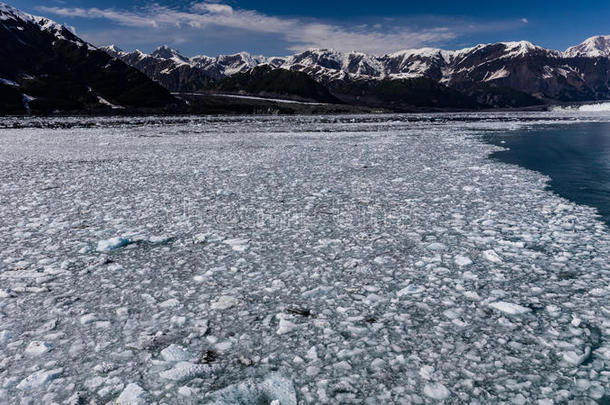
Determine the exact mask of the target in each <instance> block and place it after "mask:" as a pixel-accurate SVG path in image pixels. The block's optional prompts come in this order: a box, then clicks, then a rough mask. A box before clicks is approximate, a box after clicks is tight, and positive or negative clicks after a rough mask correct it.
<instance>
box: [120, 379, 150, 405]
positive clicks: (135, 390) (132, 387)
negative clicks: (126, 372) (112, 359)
mask: <svg viewBox="0 0 610 405" xmlns="http://www.w3.org/2000/svg"><path fill="white" fill-rule="evenodd" d="M146 403H147V401H146V391H144V390H143V389H142V387H140V386H139V385H137V384H133V383H131V384H129V385H127V387H126V388H125V389H124V390H123V392H122V393H121V395H119V397H118V398H117V400H116V405H145V404H146Z"/></svg>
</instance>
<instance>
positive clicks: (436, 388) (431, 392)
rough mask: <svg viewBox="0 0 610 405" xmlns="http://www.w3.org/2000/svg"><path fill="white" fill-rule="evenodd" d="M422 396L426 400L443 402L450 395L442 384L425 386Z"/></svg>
mask: <svg viewBox="0 0 610 405" xmlns="http://www.w3.org/2000/svg"><path fill="white" fill-rule="evenodd" d="M424 395H425V396H427V397H428V398H431V399H435V400H437V401H444V400H446V399H448V398H449V396H450V395H451V393H450V392H449V390H448V389H447V387H445V386H444V385H443V384H441V383H435V384H426V385H425V387H424Z"/></svg>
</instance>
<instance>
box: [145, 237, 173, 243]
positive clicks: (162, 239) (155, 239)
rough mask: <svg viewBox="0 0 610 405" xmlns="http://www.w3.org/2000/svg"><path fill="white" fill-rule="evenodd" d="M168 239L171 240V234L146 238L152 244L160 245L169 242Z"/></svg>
mask: <svg viewBox="0 0 610 405" xmlns="http://www.w3.org/2000/svg"><path fill="white" fill-rule="evenodd" d="M170 240H172V238H171V236H165V235H162V236H151V237H150V238H148V241H149V242H150V243H154V244H157V245H162V244H164V243H167V242H169V241H170Z"/></svg>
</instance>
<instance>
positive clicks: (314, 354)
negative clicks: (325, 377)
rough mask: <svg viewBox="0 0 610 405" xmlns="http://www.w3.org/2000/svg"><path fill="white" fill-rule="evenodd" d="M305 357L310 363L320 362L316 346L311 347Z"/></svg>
mask: <svg viewBox="0 0 610 405" xmlns="http://www.w3.org/2000/svg"><path fill="white" fill-rule="evenodd" d="M305 357H306V358H307V359H309V360H310V361H315V360H318V348H317V347H315V346H311V348H310V349H309V350H308V351H307V354H306V355H305Z"/></svg>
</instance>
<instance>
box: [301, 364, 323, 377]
mask: <svg viewBox="0 0 610 405" xmlns="http://www.w3.org/2000/svg"><path fill="white" fill-rule="evenodd" d="M305 374H306V375H307V376H308V377H315V376H317V375H318V374H320V367H316V366H309V367H307V368H306V369H305Z"/></svg>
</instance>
